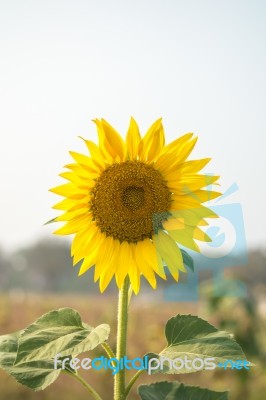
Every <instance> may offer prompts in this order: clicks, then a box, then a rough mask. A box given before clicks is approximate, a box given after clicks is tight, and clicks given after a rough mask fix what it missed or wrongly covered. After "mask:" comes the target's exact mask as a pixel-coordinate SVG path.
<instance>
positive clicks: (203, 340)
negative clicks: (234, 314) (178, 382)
mask: <svg viewBox="0 0 266 400" xmlns="http://www.w3.org/2000/svg"><path fill="white" fill-rule="evenodd" d="M165 336H166V339H167V347H166V348H165V349H164V350H163V351H162V352H160V353H159V354H149V355H148V357H149V359H151V358H155V359H156V360H158V359H159V358H161V360H162V357H164V358H167V359H168V360H170V361H171V360H175V359H177V358H178V359H182V360H183V361H184V360H185V359H186V358H187V360H189V361H188V367H186V365H185V363H184V362H182V361H178V363H176V362H175V363H172V365H171V362H169V361H167V360H166V361H164V362H161V363H160V365H159V363H158V362H157V361H156V360H154V362H151V365H152V368H154V369H151V370H150V373H168V374H178V373H179V374H181V373H182V374H183V373H191V372H196V371H199V370H201V369H213V368H214V366H212V367H210V363H209V361H207V360H206V359H207V358H213V360H210V361H211V362H212V363H215V364H218V363H223V362H225V361H226V360H232V361H237V360H245V354H244V353H243V351H242V349H241V347H240V346H239V345H238V344H237V343H236V341H235V340H234V338H233V335H231V334H229V333H227V332H224V331H219V330H218V329H216V328H215V327H214V326H212V325H211V324H209V323H208V322H207V321H204V320H203V319H201V318H198V317H196V316H193V315H177V316H176V317H173V318H171V319H170V320H168V322H167V324H166V328H165ZM195 359H200V360H195ZM193 360H195V364H194V366H193V365H191V364H192V362H193ZM201 360H202V362H201ZM182 364H183V365H182ZM156 365H157V368H155V367H156Z"/></svg>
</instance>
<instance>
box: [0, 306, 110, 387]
mask: <svg viewBox="0 0 266 400" xmlns="http://www.w3.org/2000/svg"><path fill="white" fill-rule="evenodd" d="M109 331H110V328H109V326H108V325H106V324H102V325H99V326H97V327H96V328H92V327H90V326H89V325H87V324H85V323H83V322H82V321H81V317H80V315H79V314H78V312H77V311H75V310H73V309H71V308H61V309H59V310H54V311H50V312H48V313H47V314H44V315H43V316H42V317H40V318H39V319H37V320H36V321H35V322H34V323H33V324H31V325H30V326H28V327H27V328H26V329H25V330H22V331H19V332H15V333H12V334H9V335H4V336H0V367H1V368H3V369H4V370H5V371H6V372H7V373H9V374H10V375H11V376H13V377H14V378H15V379H16V380H17V381H18V382H20V383H21V384H23V385H25V386H27V387H29V388H31V389H34V390H43V389H45V388H46V387H47V386H49V385H50V384H51V383H52V382H54V381H55V380H56V379H57V377H58V376H59V374H60V368H62V363H63V360H64V358H68V359H71V355H74V354H75V355H77V354H80V353H82V352H85V351H88V350H92V349H94V348H95V347H96V346H98V345H99V344H101V343H103V342H105V340H106V339H107V338H108V336H109ZM57 354H61V356H62V357H60V359H59V360H58V361H57V369H55V367H54V357H55V356H56V355H57ZM64 368H65V370H66V371H67V372H68V373H75V371H74V370H72V368H71V366H70V365H69V361H67V362H65V363H64Z"/></svg>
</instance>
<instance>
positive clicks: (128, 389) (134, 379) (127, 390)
mask: <svg viewBox="0 0 266 400" xmlns="http://www.w3.org/2000/svg"><path fill="white" fill-rule="evenodd" d="M143 371H144V370H143V369H140V370H139V371H138V372H136V373H135V375H134V376H133V377H132V378H131V379H130V381H129V383H128V385H127V387H126V390H125V398H126V397H127V395H128V393H129V392H130V390H131V388H132V386H133V385H134V383H135V382H136V380H137V379H138V377H139V376H140V375H141V374H142V372H143Z"/></svg>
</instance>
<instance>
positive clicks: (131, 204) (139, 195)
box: [122, 186, 144, 210]
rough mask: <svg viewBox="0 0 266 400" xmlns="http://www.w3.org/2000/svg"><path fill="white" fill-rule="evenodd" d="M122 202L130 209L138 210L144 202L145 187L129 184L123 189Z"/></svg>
mask: <svg viewBox="0 0 266 400" xmlns="http://www.w3.org/2000/svg"><path fill="white" fill-rule="evenodd" d="M122 203H123V205H124V206H126V207H127V208H129V209H130V210H137V209H138V208H140V207H141V206H142V205H143V204H144V189H143V188H142V187H137V186H128V187H126V188H125V189H124V190H123V193H122Z"/></svg>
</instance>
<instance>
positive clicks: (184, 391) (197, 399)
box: [138, 382, 228, 400]
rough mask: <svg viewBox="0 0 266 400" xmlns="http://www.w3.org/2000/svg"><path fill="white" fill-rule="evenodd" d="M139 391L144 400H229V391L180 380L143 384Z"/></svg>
mask: <svg viewBox="0 0 266 400" xmlns="http://www.w3.org/2000/svg"><path fill="white" fill-rule="evenodd" d="M138 392H139V395H140V398H141V399H142V400H228V392H215V391H213V390H209V389H202V388H199V387H197V386H187V385H184V384H183V383H180V382H157V383H153V384H151V385H141V386H140V387H139V389H138Z"/></svg>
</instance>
